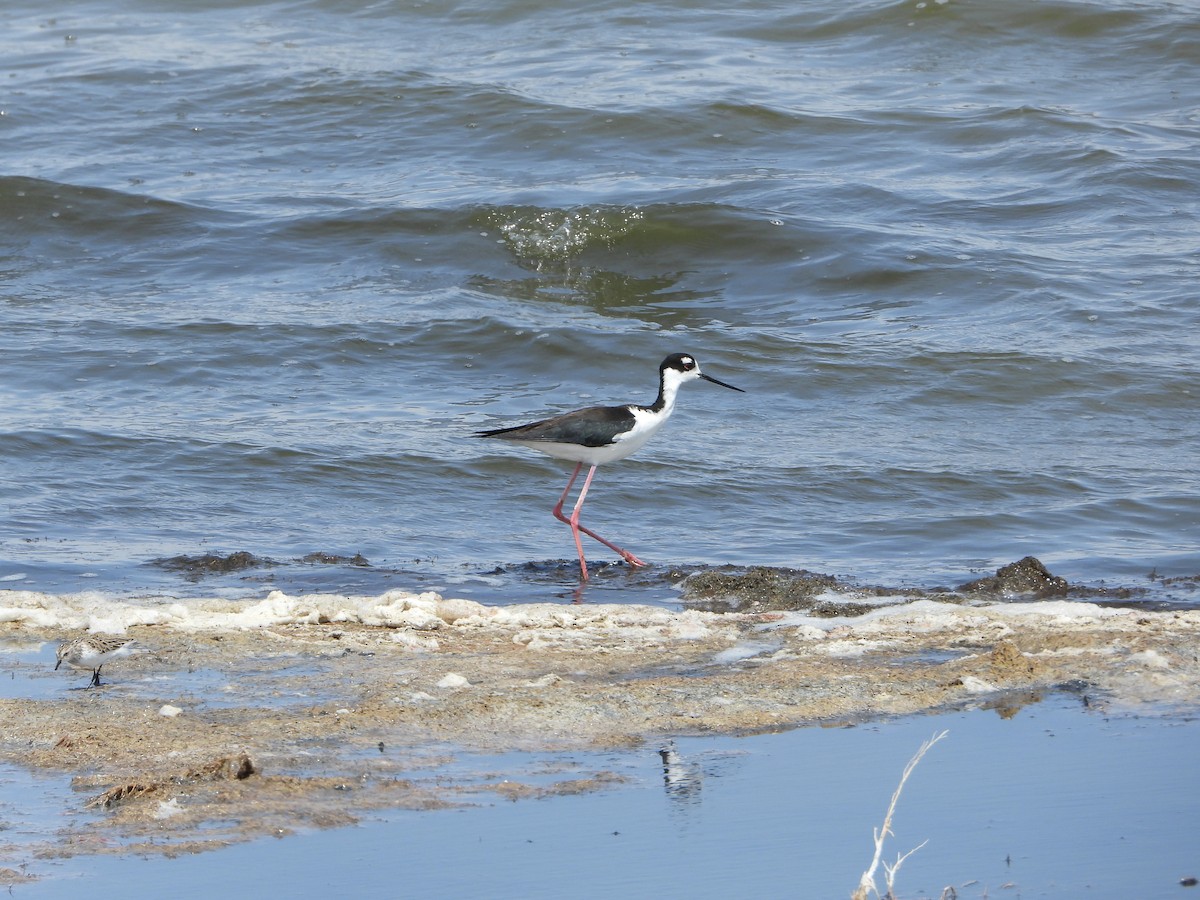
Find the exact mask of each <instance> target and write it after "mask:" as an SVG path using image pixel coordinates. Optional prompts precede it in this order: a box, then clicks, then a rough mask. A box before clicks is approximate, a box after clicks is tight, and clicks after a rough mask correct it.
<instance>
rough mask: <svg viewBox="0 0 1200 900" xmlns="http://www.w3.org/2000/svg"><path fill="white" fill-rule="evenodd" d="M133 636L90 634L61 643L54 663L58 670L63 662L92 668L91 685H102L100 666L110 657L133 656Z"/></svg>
mask: <svg viewBox="0 0 1200 900" xmlns="http://www.w3.org/2000/svg"><path fill="white" fill-rule="evenodd" d="M132 644H133V638H127V637H113V636H105V635H102V634H89V635H85V636H84V637H81V638H75V640H73V641H67V642H66V643H63V644H59V646H58V662H56V663H55V664H54V668H55V670H56V671H57V670H58V667H59V666H61V665H62V664H63V663H66V664H67V665H68V666H72V667H74V668H76V669H91V670H92V683H91V685H90V686H91V687H99V686H100V667H101V666H103V665H104V664H105V663H106V662H108V661H109V660H110V659H119V658H121V657H123V656H131V655H132V654H133V653H134V652H135V651H134V649H133V647H132V646H131V645H132Z"/></svg>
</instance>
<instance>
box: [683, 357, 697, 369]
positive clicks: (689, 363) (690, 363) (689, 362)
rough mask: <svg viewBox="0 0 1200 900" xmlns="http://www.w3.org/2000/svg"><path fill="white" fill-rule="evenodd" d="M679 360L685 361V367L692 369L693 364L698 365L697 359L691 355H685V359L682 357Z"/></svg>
mask: <svg viewBox="0 0 1200 900" xmlns="http://www.w3.org/2000/svg"><path fill="white" fill-rule="evenodd" d="M679 361H680V362H681V363H683V366H684V368H685V369H690V368H691V367H692V366H694V365H696V361H695V360H694V359H692V358H691V357H690V356H685V357H683V359H681V360H679Z"/></svg>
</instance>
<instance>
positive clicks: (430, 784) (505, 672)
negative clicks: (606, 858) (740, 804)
mask: <svg viewBox="0 0 1200 900" xmlns="http://www.w3.org/2000/svg"><path fill="white" fill-rule="evenodd" d="M214 602H215V601H214ZM0 608H4V609H5V610H6V613H5V616H4V618H5V620H6V621H5V622H4V624H2V625H0V643H3V644H5V645H6V646H9V647H11V646H14V645H17V644H19V645H21V646H24V647H28V648H37V647H38V645H39V644H40V643H41V642H45V643H44V644H42V645H41V647H42V649H41V650H39V654H38V656H39V660H40V661H38V662H28V663H25V662H22V663H20V664H18V665H17V666H15V667H14V671H13V675H12V677H13V678H14V679H16V678H18V677H19V678H21V679H28V683H29V684H30V685H31V686H32V687H36V688H37V690H30V691H29V694H30V696H24V697H21V696H18V697H10V698H8V699H0V716H2V717H3V721H4V723H5V728H4V734H3V738H2V739H0V757H2V758H3V759H4V760H5V761H6V762H9V763H12V764H14V765H18V766H21V767H24V768H27V769H30V770H33V771H37V772H42V773H46V774H49V775H59V776H63V777H68V778H70V779H71V780H72V784H73V787H74V789H75V791H74V794H75V796H76V797H77V807H76V809H75V810H74V811H75V812H76V813H78V814H77V815H74V816H73V817H72V818H71V819H70V820H69V824H67V825H65V826H64V827H63V828H62V829H61V830H60V831H59V833H58V835H57V836H56V838H55V839H54V840H52V841H48V842H46V843H45V844H43V845H41V846H38V847H37V848H36V851H35V852H36V855H40V856H50V857H52V856H70V855H74V854H78V853H130V852H137V853H146V852H149V853H166V854H175V853H180V852H191V851H197V850H203V849H206V848H210V847H218V846H225V845H227V844H228V843H230V842H232V841H240V840H246V839H250V838H254V837H258V836H262V835H268V834H271V835H283V834H287V833H290V832H291V831H293V830H295V829H297V828H309V827H329V826H337V825H344V824H348V823H350V822H353V821H355V820H356V818H357V817H359V816H361V815H362V814H364V813H365V812H366V811H368V810H371V809H377V808H385V807H390V808H400V807H402V808H415V809H427V808H437V807H442V806H448V805H455V804H462V803H471V802H479V800H480V798H481V796H485V795H486V796H488V797H490V798H492V799H495V797H497V796H502V797H507V798H510V799H519V798H521V797H525V796H545V795H546V794H548V793H555V792H559V793H577V792H580V791H589V790H597V789H603V788H604V787H606V786H608V785H610V784H611V783H612V781H613V779H614V778H615V777H616V776H614V775H613V774H612V773H610V772H605V771H603V770H595V771H579V770H575V769H572V770H569V771H564V772H563V773H562V777H561V778H558V779H552V780H551V783H549V784H547V783H544V782H539V783H537V784H533V783H525V782H523V781H522V780H521V778H520V777H518V774H519V773H512V772H503V771H500V772H496V773H494V777H490V778H482V779H480V778H473V779H468V780H463V781H456V780H455V779H453V778H447V777H445V776H444V775H439V776H438V777H436V778H435V777H430V776H429V774H428V773H429V771H430V766H431V762H430V761H431V759H439V758H441V756H444V755H449V756H452V755H453V754H454V753H456V752H458V750H459V749H460V748H461V749H463V750H467V751H472V752H506V751H512V750H538V751H547V750H548V751H556V750H567V751H569V750H573V749H595V748H636V747H646V746H649V747H650V748H653V747H654V746H655V744H656V742H661V741H664V740H666V739H668V738H670V737H673V736H679V735H698V734H740V733H748V732H760V731H774V730H779V729H787V728H794V727H798V726H803V725H809V724H814V723H837V722H856V721H863V720H868V719H872V718H878V717H887V716H909V715H914V714H921V713H927V712H932V711H937V710H946V709H955V708H965V707H970V706H980V705H985V706H991V707H994V708H996V709H998V710H999V711H1000V712H1001V714H1006V712H1007V711H1011V710H1015V709H1019V708H1020V707H1021V706H1023V705H1025V704H1028V703H1035V702H1037V701H1038V700H1040V699H1041V698H1042V697H1044V696H1046V695H1047V694H1049V693H1052V692H1060V691H1068V692H1070V693H1072V694H1074V695H1077V696H1078V697H1079V698H1080V702H1081V703H1086V704H1089V705H1093V706H1099V707H1103V708H1121V709H1128V710H1134V711H1146V712H1154V713H1155V714H1158V713H1161V712H1164V711H1167V712H1177V713H1194V712H1195V711H1196V710H1197V709H1198V708H1200V654H1198V652H1197V650H1196V649H1195V648H1196V647H1197V646H1198V644H1197V637H1198V635H1200V612H1198V611H1194V610H1183V611H1146V610H1139V609H1128V608H1117V607H1106V606H1100V605H1096V604H1090V603H1080V602H1075V601H1069V600H1043V601H1041V602H1035V603H1013V602H992V603H981V604H978V605H963V604H961V603H951V602H942V601H938V600H932V599H918V600H915V601H914V602H911V603H907V604H904V605H899V606H890V607H884V608H879V609H875V610H873V611H869V612H866V613H865V614H861V615H857V616H853V617H851V616H841V617H838V616H834V617H825V618H815V617H813V616H811V615H807V614H802V613H793V612H787V611H777V610H766V611H753V612H712V611H705V610H683V611H670V610H664V609H660V608H654V607H638V606H625V605H619V606H618V605H610V606H588V605H583V606H577V607H572V606H561V605H553V604H529V605H524V606H511V607H502V608H500V607H485V606H481V605H480V604H476V603H472V602H470V601H460V600H452V599H451V600H446V599H443V598H440V597H438V596H436V595H432V594H424V595H401V593H400V592H393V593H392V594H389V595H385V596H384V597H381V598H345V597H336V596H333V595H322V596H319V597H303V598H291V597H287V596H285V595H277V594H273V595H271V597H269V598H267V600H264V601H261V602H260V603H257V604H251V605H249V606H245V605H244V606H243V607H237V605H236V604H232V603H224V604H223V605H221V606H220V609H219V610H218V609H217V607H215V606H210V607H207V608H204V607H195V608H191V609H184V610H182V611H181V610H180V609H174V610H173V612H171V613H170V615H168V614H167V613H166V612H164V611H162V610H158V612H157V613H155V615H157V616H158V618H157V620H155V615H151V614H150V613H148V612H147V608H144V607H135V606H127V605H126V606H122V605H121V604H115V605H113V607H112V608H107V607H105V608H104V609H102V610H101V611H100V613H97V612H96V610H95V609H92V610H91V611H90V612H89V613H88V614H87V615H88V616H90V620H91V621H92V622H97V621H101V622H114V623H120V624H122V625H123V626H124V631H125V633H126V634H128V635H130V636H132V637H134V638H136V640H137V642H138V644H139V645H140V647H142V648H144V650H145V652H144V653H142V654H140V655H137V656H135V657H132V658H129V659H124V660H119V661H115V662H114V663H113V664H112V665H111V666H110V667H106V669H105V671H104V675H105V681H106V683H105V684H104V685H103V686H102V687H101V688H97V689H84V688H83V685H84V684H86V682H87V675H86V673H84V674H81V673H79V672H74V673H68V674H64V673H63V672H57V673H56V672H53V671H51V666H50V665H47V664H45V663H44V660H45V659H46V658H48V657H49V658H50V659H52V649H51V645H52V643H54V642H57V641H58V640H60V639H61V638H62V637H63V629H62V626H61V624H59V625H53V626H51V625H49V624H39V623H38V622H39V618H40V620H41V621H43V622H44V621H46V620H47V619H48V618H49V617H57V618H58V619H59V620H60V621H61V620H62V619H63V618H64V614H63V612H62V610H52V609H48V608H47V601H46V600H45V599H38V598H37V596H36V595H20V593H19V592H9V593H8V595H7V596H6V597H4V598H3V599H0ZM22 609H24V610H25V611H26V613H27V614H26V615H23V616H22V615H18V614H14V612H13V610H18V611H20V610H22ZM252 612H253V613H254V615H253V616H252V615H251V613H252ZM104 615H107V616H108V618H107V619H105V618H103V616H104ZM272 617H274V618H273V619H272ZM139 621H140V622H142V623H144V624H138V622H139ZM509 776H512V777H509ZM81 811H82V812H81ZM101 819H102V820H103V822H104V834H105V837H104V838H103V839H98V837H97V831H96V829H95V828H94V827H93V826H94V825H95V824H96V823H97V822H98V821H99V820H101Z"/></svg>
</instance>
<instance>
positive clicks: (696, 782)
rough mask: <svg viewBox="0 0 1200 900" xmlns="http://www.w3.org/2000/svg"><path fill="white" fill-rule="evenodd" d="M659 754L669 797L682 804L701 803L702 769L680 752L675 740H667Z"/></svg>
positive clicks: (664, 785) (664, 784) (664, 783)
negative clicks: (676, 747)
mask: <svg viewBox="0 0 1200 900" xmlns="http://www.w3.org/2000/svg"><path fill="white" fill-rule="evenodd" d="M658 755H659V756H661V757H662V762H663V787H664V788H665V789H666V792H667V799H669V800H672V801H673V802H675V803H677V804H681V805H697V804H699V803H700V788H701V785H702V782H703V779H702V777H701V775H702V773H701V772H700V770H699V769H697V768H696V767H695V766H693V765H692V764H691V763H689V762H687V761H686V760H685V759H684V758H683V757H682V756H681V755H680V754H679V751H678V750H676V749H675V742H674V741H667V743H666V744H664V745H663V746H662V747H661V748H660V749H659V751H658Z"/></svg>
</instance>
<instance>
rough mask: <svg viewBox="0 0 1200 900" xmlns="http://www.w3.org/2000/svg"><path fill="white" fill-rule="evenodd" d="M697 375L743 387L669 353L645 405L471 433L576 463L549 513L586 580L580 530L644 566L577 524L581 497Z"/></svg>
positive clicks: (653, 427)
mask: <svg viewBox="0 0 1200 900" xmlns="http://www.w3.org/2000/svg"><path fill="white" fill-rule="evenodd" d="M697 378H703V379H704V380H705V381H711V382H712V383H713V384H719V385H720V386H721V387H727V388H729V389H730V390H733V391H742V389H741V388H739V387H734V386H733V385H732V384H726V383H725V382H723V381H718V380H717V379H715V378H710V377H709V376H708V375H705V374H704V373H703V372H701V371H700V364H699V363H697V362H696V358H695V357H694V356H691V355H689V354H687V353H672V354H671V355H670V356H668V357H667V358H666V359H664V360H663V361H662V365H660V366H659V367H658V398H657V399H656V400H655V401H654V402H653V403H652V404H650V405H649V406H638V405H636V404H630V405H628V406H590V407H588V408H587V409H577V410H575V411H574V412H569V413H564V414H563V415H561V416H554V417H553V418H550V419H543V420H542V421H540V422H531V423H529V424H528V425H517V426H515V427H512V428H495V429H492V430H491V431H477V432H475V436H476V437H489V438H500V439H501V440H505V441H512V442H513V443H514V444H521V445H523V446H525V447H530V448H531V449H533V450H540V451H541V452H542V453H545V454H547V455H549V456H553V457H555V458H556V459H567V460H570V461H572V462H574V463H575V471H574V472H572V473H571V479H570V480H569V481H568V482H567V486H566V487H565V488H564V489H563V492H562V496H561V497H559V498H558V503H557V505H556V506H555V507H554V517H555V518H556V519H558V520H559V521H560V522H566V523H567V524H568V525H570V526H571V533H572V535H573V536H574V537H575V549H576V550H578V551H579V568H580V570H581V571H582V573H583V578H584V580H587V577H588V570H587V560H586V559H584V556H583V541H581V540H580V538H579V533H580V532H583V533H584V534H586V535H587V536H588V537H590V538H593V539H595V540H597V541H599V542H600V543H601V544H603V545H604V546H605V547H608V548H609V549H610V550H614V551H616V552H617V553H618V554H619V555H620V556H621V558H622V559H624V560H625V561H626V562H627V563H629V564H630V565H631V566H644V565H646V564H645V563H644V562H642V561H641V560H640V559H638V558H637V557H636V556H634V555H633V554H632V553H630V552H628V551H626V550H622V549H621V548H620V547H618V546H617V545H616V544H613V543H610V542H609V541H606V540H605V539H604V538H602V537H600V535H598V534H596V532H594V531H591V530H590V529H587V528H585V527H584V526H582V525H580V524H579V511H580V510H581V509H582V508H583V501H584V498H585V497H587V492H588V488H589V487H590V486H591V483H592V476H594V475H595V474H596V467H597V466H601V465H603V464H604V463H610V462H615V461H616V460H618V459H624V458H625V457H627V456H629V454H631V453H633V452H634V451H635V450H637V449H639V448H640V447H641V446H642V445H643V444H644V443H646V441H648V440H650V438H651V437H653V436H654V434H655V433H656V432H657V431H658V430H659V429H660V428H662V427H663V425H665V424H666V422H667V419H669V418H671V413H672V412H674V410H675V395H676V394H677V393H678V392H679V386H680V385H681V384H683V383H684V382H685V381H693V380H695V379H697ZM742 393H745V392H744V391H742ZM584 463H587V464H588V465H589V466H591V468H590V469H589V470H588V474H587V478H585V479H584V481H583V488H582V489H581V490H580V491H579V499H578V500H576V501H575V509H574V510H572V512H571V516H570V518H567V517H566V516H564V515H563V511H562V506H563V502H564V501H565V500H566V499H567V494H569V493H570V492H571V486H572V485H573V484H575V479H576V478H577V477H579V470H580V469H582V468H583V464H584Z"/></svg>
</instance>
